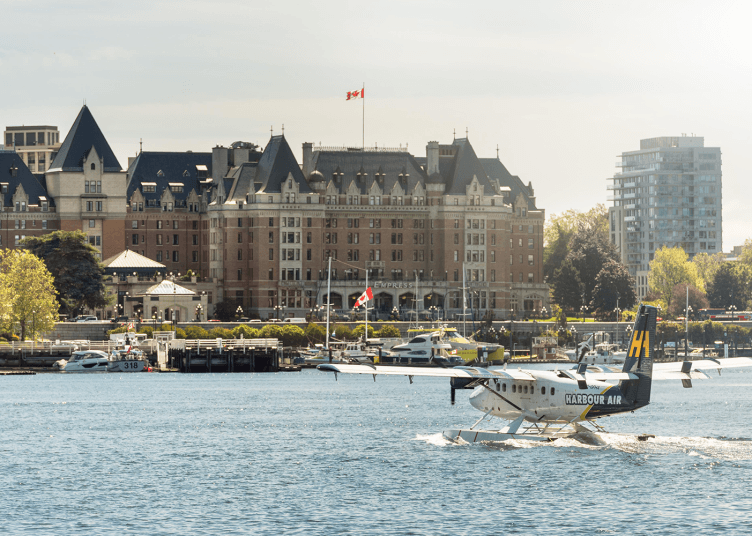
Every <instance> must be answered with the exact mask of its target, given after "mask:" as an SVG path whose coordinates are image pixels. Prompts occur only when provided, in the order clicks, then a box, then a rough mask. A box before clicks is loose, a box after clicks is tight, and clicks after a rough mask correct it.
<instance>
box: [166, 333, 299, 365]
mask: <svg viewBox="0 0 752 536" xmlns="http://www.w3.org/2000/svg"><path fill="white" fill-rule="evenodd" d="M281 356H282V344H281V343H280V342H279V341H278V340H277V339H224V340H223V339H203V340H199V339H185V340H181V339H174V340H172V341H170V345H169V348H168V349H167V366H168V367H169V368H176V369H178V370H179V371H180V372H278V371H280V370H282V366H283V364H282V363H281V359H280V358H281ZM284 366H285V367H289V366H291V365H284ZM285 370H287V369H285Z"/></svg>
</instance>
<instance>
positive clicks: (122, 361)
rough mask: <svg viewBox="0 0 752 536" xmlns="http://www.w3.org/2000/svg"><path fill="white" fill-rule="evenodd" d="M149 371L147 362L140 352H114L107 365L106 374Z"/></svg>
mask: <svg viewBox="0 0 752 536" xmlns="http://www.w3.org/2000/svg"><path fill="white" fill-rule="evenodd" d="M148 369H149V360H148V359H147V358H146V356H144V353H143V352H142V351H140V350H133V349H131V350H115V351H114V352H113V353H112V355H111V356H110V358H109V362H108V363H107V371H108V372H143V371H145V370H148Z"/></svg>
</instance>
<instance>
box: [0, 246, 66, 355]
mask: <svg viewBox="0 0 752 536" xmlns="http://www.w3.org/2000/svg"><path fill="white" fill-rule="evenodd" d="M55 295H56V291H55V286H54V282H53V279H52V275H51V274H50V272H49V271H48V270H47V268H46V267H45V265H44V262H42V260H41V259H39V258H38V257H37V256H36V255H33V254H31V253H29V252H28V251H23V250H7V249H6V250H0V331H5V332H12V331H14V328H15V326H18V327H19V328H20V331H21V340H25V339H26V336H27V335H29V336H31V337H32V338H34V339H36V338H37V337H38V336H39V335H40V334H42V333H47V332H49V331H51V330H52V329H53V328H54V327H55V321H56V320H57V314H58V309H59V307H60V305H59V304H58V302H57V299H56V298H55Z"/></svg>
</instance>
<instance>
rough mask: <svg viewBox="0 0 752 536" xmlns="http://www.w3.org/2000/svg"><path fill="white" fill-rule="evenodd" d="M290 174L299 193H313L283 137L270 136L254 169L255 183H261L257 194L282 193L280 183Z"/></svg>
mask: <svg viewBox="0 0 752 536" xmlns="http://www.w3.org/2000/svg"><path fill="white" fill-rule="evenodd" d="M290 173H292V178H293V179H294V180H295V182H297V183H298V184H300V193H313V190H311V187H310V186H308V182H307V181H306V180H305V177H303V172H302V171H300V166H299V165H298V161H297V160H295V155H293V153H292V150H291V149H290V146H289V145H288V144H287V140H285V136H284V135H282V136H272V138H271V140H269V143H268V144H267V145H266V148H265V149H264V153H263V154H262V155H261V159H260V160H259V162H258V167H257V168H256V177H255V181H256V182H260V183H261V188H260V189H259V192H263V193H278V192H281V191H282V183H283V182H284V181H285V180H286V179H287V176H288V174H290Z"/></svg>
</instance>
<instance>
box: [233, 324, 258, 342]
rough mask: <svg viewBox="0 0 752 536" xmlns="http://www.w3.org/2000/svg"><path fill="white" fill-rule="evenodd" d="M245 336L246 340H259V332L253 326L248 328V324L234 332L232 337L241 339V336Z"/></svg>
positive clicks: (242, 325)
mask: <svg viewBox="0 0 752 536" xmlns="http://www.w3.org/2000/svg"><path fill="white" fill-rule="evenodd" d="M241 334H242V335H243V338H244V339H258V335H259V330H257V329H256V328H252V327H251V326H248V325H246V324H241V325H239V326H237V327H235V328H233V330H232V335H233V336H234V337H235V338H236V339H239V338H240V335H241Z"/></svg>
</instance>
